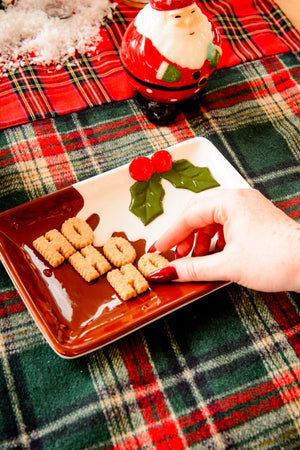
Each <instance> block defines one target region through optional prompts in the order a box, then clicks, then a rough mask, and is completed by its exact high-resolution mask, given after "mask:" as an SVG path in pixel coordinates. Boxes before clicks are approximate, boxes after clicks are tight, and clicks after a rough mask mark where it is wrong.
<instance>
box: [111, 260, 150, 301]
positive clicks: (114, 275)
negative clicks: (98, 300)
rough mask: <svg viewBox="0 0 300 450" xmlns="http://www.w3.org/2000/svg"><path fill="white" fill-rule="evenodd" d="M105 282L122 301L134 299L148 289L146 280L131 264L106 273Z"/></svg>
mask: <svg viewBox="0 0 300 450" xmlns="http://www.w3.org/2000/svg"><path fill="white" fill-rule="evenodd" d="M107 280H108V281H109V283H110V284H111V286H112V287H113V288H114V289H115V291H117V293H118V294H119V296H120V297H121V298H122V299H123V300H129V299H130V298H132V297H136V295H137V294H142V293H143V292H145V291H146V290H147V289H148V288H149V285H148V282H147V280H145V278H144V277H143V275H142V274H141V273H140V272H139V271H138V270H137V269H136V268H135V267H134V265H133V264H131V263H130V264H126V265H125V266H122V267H121V269H120V270H119V269H115V270H112V271H111V272H108V274H107Z"/></svg>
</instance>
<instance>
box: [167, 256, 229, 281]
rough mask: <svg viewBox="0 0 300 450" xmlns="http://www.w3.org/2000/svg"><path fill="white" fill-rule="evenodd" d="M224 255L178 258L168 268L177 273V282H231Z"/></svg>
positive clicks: (227, 263)
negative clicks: (170, 267)
mask: <svg viewBox="0 0 300 450" xmlns="http://www.w3.org/2000/svg"><path fill="white" fill-rule="evenodd" d="M225 253H226V252H225V251H222V252H218V253H213V254H210V255H206V256H200V257H186V258H179V259H176V260H175V261H172V263H171V264H170V266H172V267H173V268H175V270H176V272H177V281H184V282H186V281H233V280H232V279H231V277H230V263H229V261H230V259H228V256H226V254H225Z"/></svg>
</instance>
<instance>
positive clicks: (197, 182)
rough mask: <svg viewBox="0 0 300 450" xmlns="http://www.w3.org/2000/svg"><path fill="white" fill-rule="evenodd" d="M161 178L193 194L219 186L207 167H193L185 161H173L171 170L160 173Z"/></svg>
mask: <svg viewBox="0 0 300 450" xmlns="http://www.w3.org/2000/svg"><path fill="white" fill-rule="evenodd" d="M161 176H162V177H163V178H165V179H166V180H168V181H170V183H172V184H173V186H175V187H176V188H182V189H189V190H190V191H193V192H201V191H204V190H206V189H210V188H213V187H217V186H220V184H219V183H218V182H217V181H216V180H215V179H214V177H213V176H212V174H211V173H210V170H209V169H208V167H198V166H194V165H193V164H192V163H190V162H189V161H188V160H187V159H179V160H178V161H174V162H173V165H172V167H171V169H170V170H168V171H167V172H164V173H162V174H161Z"/></svg>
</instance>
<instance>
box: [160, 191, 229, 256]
mask: <svg viewBox="0 0 300 450" xmlns="http://www.w3.org/2000/svg"><path fill="white" fill-rule="evenodd" d="M224 191H226V189H220V188H215V189H214V190H211V191H204V192H201V193H200V194H197V195H196V196H195V197H194V198H193V200H192V201H191V202H189V203H188V205H187V206H186V208H185V209H184V210H183V211H182V213H181V214H180V215H179V216H178V217H177V219H175V221H174V222H173V224H172V225H171V226H170V227H169V228H168V229H167V230H166V231H165V232H164V233H163V234H162V235H161V236H160V237H159V238H158V240H157V241H156V243H155V248H156V250H158V251H161V252H163V251H166V250H169V249H171V248H173V247H175V246H176V245H177V244H179V243H180V242H181V241H183V240H184V239H186V238H187V237H188V236H189V235H190V234H191V233H193V232H194V231H195V230H198V229H199V228H200V229H201V228H205V227H207V226H208V225H212V224H216V223H217V224H221V225H222V224H223V221H224V220H223V219H222V214H221V213H220V212H221V208H222V205H223V203H224V195H226V194H225V193H224Z"/></svg>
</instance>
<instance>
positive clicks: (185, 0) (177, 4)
mask: <svg viewBox="0 0 300 450" xmlns="http://www.w3.org/2000/svg"><path fill="white" fill-rule="evenodd" d="M194 2H195V0H150V5H151V7H152V8H153V9H156V10H158V11H172V10H173V9H181V8H185V7H186V6H190V5H192V4H193V3H194Z"/></svg>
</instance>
